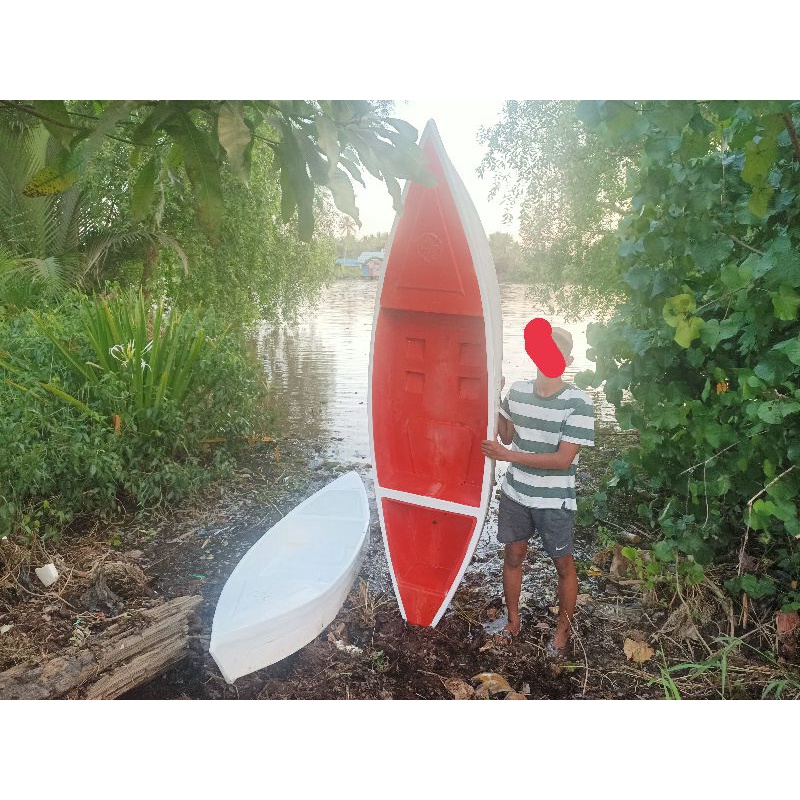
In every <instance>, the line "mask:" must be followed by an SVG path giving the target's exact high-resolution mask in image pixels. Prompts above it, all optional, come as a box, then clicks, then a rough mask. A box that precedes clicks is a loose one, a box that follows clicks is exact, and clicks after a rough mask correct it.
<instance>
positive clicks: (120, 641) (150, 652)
mask: <svg viewBox="0 0 800 800" xmlns="http://www.w3.org/2000/svg"><path fill="white" fill-rule="evenodd" d="M201 600H202V598H201V597H200V596H199V595H193V596H189V597H178V598H176V599H175V600H170V601H169V602H167V603H164V605H161V606H158V607H156V608H150V609H146V610H144V611H142V612H141V622H142V625H141V627H140V626H137V625H136V622H135V621H132V620H130V618H129V619H128V620H126V621H125V622H119V623H116V624H113V625H110V626H109V627H108V628H107V629H106V630H105V631H104V632H103V633H102V634H100V635H99V636H98V637H97V638H95V639H90V640H89V642H88V644H87V646H85V647H83V648H81V649H80V650H78V651H77V652H74V653H70V652H69V651H68V652H67V654H66V655H58V656H55V657H53V658H50V659H48V660H47V661H45V662H43V663H42V664H40V665H39V666H35V667H31V666H30V665H26V664H20V665H17V666H16V667H12V668H11V669H9V670H6V671H5V672H0V699H3V700H47V699H50V700H53V699H57V698H61V697H64V696H65V695H67V694H69V696H70V698H75V699H87V700H113V699H114V698H115V697H119V696H120V695H121V694H124V693H125V692H127V691H130V690H131V689H133V688H135V687H136V686H139V685H140V684H142V683H145V682H147V681H148V680H150V679H151V678H153V677H155V676H156V675H158V674H159V673H161V672H164V671H165V670H166V669H168V668H169V667H171V666H172V665H173V664H176V663H177V662H178V661H180V660H181V659H182V658H184V657H185V656H186V655H187V652H188V643H189V640H188V633H189V616H190V614H191V613H192V612H193V611H194V610H195V609H196V608H197V606H198V605H199V604H200V601H201Z"/></svg>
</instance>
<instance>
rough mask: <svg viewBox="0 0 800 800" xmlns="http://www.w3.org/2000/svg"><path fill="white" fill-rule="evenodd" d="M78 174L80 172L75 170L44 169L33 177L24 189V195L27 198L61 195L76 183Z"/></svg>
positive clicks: (62, 168)
mask: <svg viewBox="0 0 800 800" xmlns="http://www.w3.org/2000/svg"><path fill="white" fill-rule="evenodd" d="M78 174H79V172H78V170H77V169H75V168H72V169H70V168H67V169H65V168H64V167H63V166H62V167H56V166H51V167H43V168H42V169H40V170H38V171H37V172H36V173H34V174H33V175H32V176H31V179H30V180H29V181H28V182H27V183H26V184H25V186H24V187H23V189H22V193H23V194H24V195H25V196H26V197H46V196H48V195H52V194H61V193H62V192H65V191H67V189H69V188H70V186H72V185H73V184H74V183H75V181H76V180H77V179H78Z"/></svg>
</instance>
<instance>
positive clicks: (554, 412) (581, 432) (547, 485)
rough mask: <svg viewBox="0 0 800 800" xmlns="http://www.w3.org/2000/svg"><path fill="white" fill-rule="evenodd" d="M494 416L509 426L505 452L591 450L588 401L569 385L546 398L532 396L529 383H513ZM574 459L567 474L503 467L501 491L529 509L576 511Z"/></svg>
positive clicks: (591, 411) (533, 391) (564, 471)
mask: <svg viewBox="0 0 800 800" xmlns="http://www.w3.org/2000/svg"><path fill="white" fill-rule="evenodd" d="M500 413H501V414H502V415H503V416H504V417H505V418H506V419H509V420H511V422H513V423H514V439H513V441H512V442H511V449H512V450H518V451H521V452H524V453H555V452H556V450H558V445H559V443H560V442H562V441H564V442H572V443H573V444H585V445H589V446H594V408H593V406H592V398H591V397H590V396H589V395H588V394H586V392H582V391H581V390H580V389H576V388H575V387H574V386H573V385H572V384H567V385H566V386H564V387H563V388H562V389H561V391H560V392H557V393H556V394H554V395H551V396H550V397H540V396H539V395H538V394H537V393H536V387H535V383H534V381H532V380H531V381H516V382H515V383H513V384H512V386H511V388H510V389H509V391H508V394H507V395H506V397H505V399H504V400H503V402H502V403H501V404H500ZM578 457H579V456H578V455H576V456H575V458H574V460H573V461H572V464H570V466H569V468H568V469H537V468H535V467H523V466H520V465H519V464H509V465H508V470H507V472H506V476H505V479H504V481H503V485H502V490H503V491H504V492H505V493H506V494H507V495H508V496H509V497H510V498H511V499H512V500H516V501H517V502H518V503H521V504H522V505H524V506H528V507H529V508H561V507H562V505H565V508H568V509H572V510H573V511H575V510H576V509H577V504H576V502H575V472H576V471H577V469H578Z"/></svg>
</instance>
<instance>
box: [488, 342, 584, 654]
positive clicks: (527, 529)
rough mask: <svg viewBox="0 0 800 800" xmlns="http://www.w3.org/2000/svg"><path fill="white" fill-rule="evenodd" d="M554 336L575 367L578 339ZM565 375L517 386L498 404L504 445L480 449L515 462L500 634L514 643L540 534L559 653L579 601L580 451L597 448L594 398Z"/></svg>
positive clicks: (505, 488)
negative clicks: (532, 549)
mask: <svg viewBox="0 0 800 800" xmlns="http://www.w3.org/2000/svg"><path fill="white" fill-rule="evenodd" d="M552 338H553V341H554V342H555V344H556V346H557V347H558V349H559V350H560V351H561V353H562V354H563V356H564V361H565V365H566V366H569V365H570V364H571V363H572V360H573V358H572V336H571V335H570V334H569V332H568V331H566V330H564V329H563V328H553V329H552ZM562 375H563V373H562ZM562 375H559V376H558V377H552V378H549V377H547V376H546V375H544V374H543V373H542V370H541V369H539V370H538V373H537V376H536V380H535V381H516V382H515V383H514V384H513V385H512V386H511V388H510V390H509V392H508V394H507V395H506V397H505V399H504V400H503V402H502V403H501V406H500V413H499V416H498V434H499V437H500V440H501V441H502V442H503V444H500V443H499V442H496V441H494V442H492V441H485V442H483V444H482V449H483V452H484V455H486V457H487V458H492V459H494V460H496V461H508V462H509V466H508V470H507V472H506V475H505V479H504V481H503V484H502V487H501V494H500V510H499V515H498V521H497V539H498V541H500V542H502V543H503V544H504V545H505V556H504V561H503V592H504V594H505V600H506V607H507V609H508V624H507V625H506V627H505V628H504V629H503V632H502V635H503V636H504V637H506V638H508V639H511V638H513V637H514V636H516V635H517V634H518V633H519V630H520V617H519V596H520V590H521V588H522V564H523V562H524V560H525V555H526V554H527V551H528V540H529V539H530V538H531V536H533V535H534V533H538V534H539V536H540V537H541V539H542V543H543V545H544V549H545V550H546V551H547V554H548V555H549V556H550V558H552V559H553V563H554V564H555V567H556V571H557V572H558V607H559V613H558V624H557V626H556V632H555V636H554V637H553V641H552V642H551V643H550V647H549V649H550V650H551V651H552V652H554V653H557V654H563V653H564V651H565V649H566V646H567V643H568V642H569V638H570V634H571V632H572V623H571V620H572V614H573V612H574V611H575V603H576V600H577V596H578V576H577V573H576V571H575V562H574V560H573V557H572V553H573V545H572V532H573V529H574V527H575V512H576V510H577V504H576V501H575V472H576V470H577V465H578V453H579V451H580V449H581V445H584V444H585V445H589V446H593V445H594V409H593V406H592V399H591V397H590V396H589V395H588V394H586V393H585V392H582V391H581V390H580V389H577V388H576V387H575V386H573V385H572V384H571V383H566V382H564V381H563V380H562ZM507 444H511V448H508V447H505V446H504V445H507Z"/></svg>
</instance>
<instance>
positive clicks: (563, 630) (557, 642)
mask: <svg viewBox="0 0 800 800" xmlns="http://www.w3.org/2000/svg"><path fill="white" fill-rule="evenodd" d="M571 633H572V630H571V628H570V625H569V622H567V623H566V625H562V624H561V623H560V622H559V624H558V627H557V628H556V633H555V636H553V649H554V650H557V651H558V652H559V653H564V652H565V651H566V649H567V645H568V644H569V637H570V634H571Z"/></svg>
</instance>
